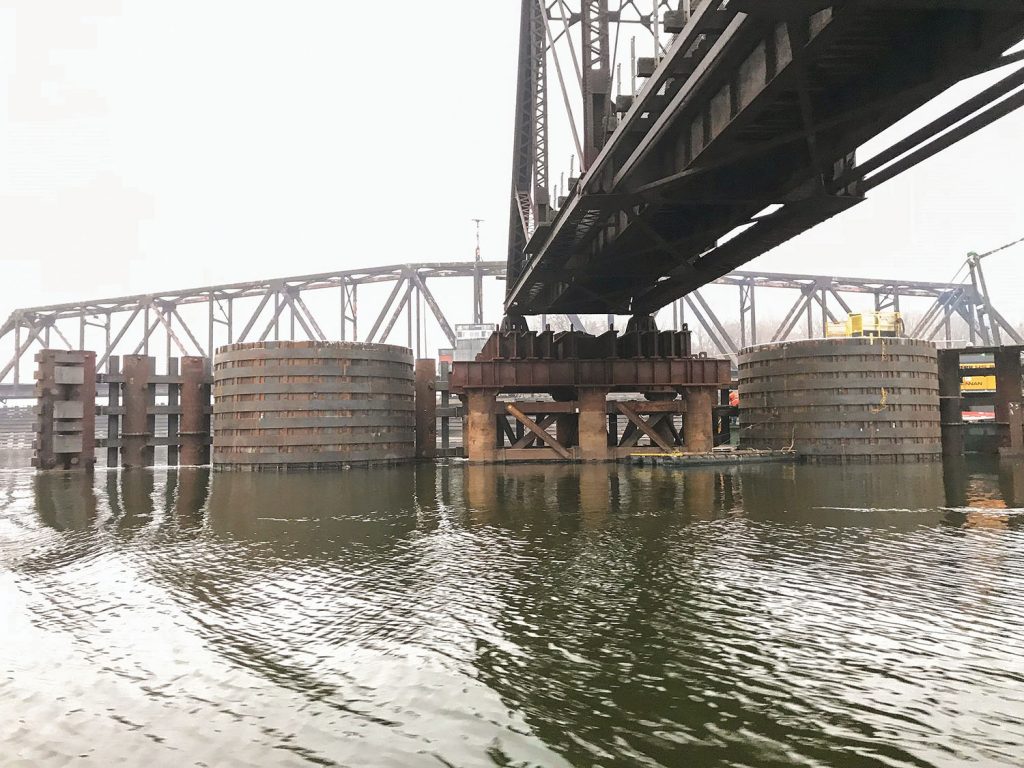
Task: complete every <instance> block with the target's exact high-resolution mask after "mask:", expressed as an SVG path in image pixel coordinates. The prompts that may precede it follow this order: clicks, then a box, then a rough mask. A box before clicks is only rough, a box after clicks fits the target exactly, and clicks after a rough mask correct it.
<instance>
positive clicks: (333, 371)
mask: <svg viewBox="0 0 1024 768" xmlns="http://www.w3.org/2000/svg"><path fill="white" fill-rule="evenodd" d="M213 378H214V385H213V396H214V408H213V412H214V440H213V464H214V467H215V468H217V469H248V470H271V471H280V470H287V469H322V468H332V467H340V466H344V465H346V464H353V463H367V462H386V461H405V460H410V459H413V458H414V457H415V435H414V430H415V418H416V416H415V403H414V376H413V360H412V353H411V352H410V351H409V350H408V349H405V348H404V347H396V346H390V345H383V344H359V343H351V342H349V343H346V342H335V343H330V342H259V343H254V344H232V345H229V346H226V347H222V348H220V349H218V350H217V354H216V357H215V358H214V370H213Z"/></svg>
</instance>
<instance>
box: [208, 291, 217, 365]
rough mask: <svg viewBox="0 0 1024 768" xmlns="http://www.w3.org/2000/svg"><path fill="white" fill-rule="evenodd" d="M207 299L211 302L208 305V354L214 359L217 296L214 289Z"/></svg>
mask: <svg viewBox="0 0 1024 768" xmlns="http://www.w3.org/2000/svg"><path fill="white" fill-rule="evenodd" d="M206 300H207V302H209V303H208V305H207V327H206V354H207V355H208V356H209V358H210V359H211V360H212V359H213V321H214V317H213V310H214V304H215V303H216V297H215V296H214V294H213V291H210V294H209V296H207V299H206Z"/></svg>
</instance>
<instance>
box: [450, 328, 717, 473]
mask: <svg viewBox="0 0 1024 768" xmlns="http://www.w3.org/2000/svg"><path fill="white" fill-rule="evenodd" d="M729 381H730V365H729V362H728V361H727V360H715V359H710V358H707V357H704V356H694V355H692V354H690V339H689V332H688V331H679V332H672V331H667V332H664V333H659V332H658V331H657V330H651V329H648V330H645V331H642V330H640V328H639V327H638V326H637V324H634V328H633V333H627V334H624V335H623V336H621V337H619V336H618V335H617V334H616V333H615V332H614V331H610V332H608V333H604V334H602V335H601V336H590V335H589V334H585V333H578V332H568V333H561V334H557V335H553V334H551V333H541V334H538V333H532V332H516V331H512V332H497V333H495V334H494V335H493V336H491V338H490V339H489V340H488V342H487V344H486V345H485V346H484V349H483V351H482V352H481V353H480V355H479V356H478V357H477V359H476V360H475V361H472V362H456V363H455V364H454V367H453V369H452V376H451V387H452V391H453V392H454V393H456V394H458V395H459V396H460V397H461V398H462V400H463V402H464V403H465V405H466V426H465V433H466V437H465V446H466V457H467V458H468V459H469V460H470V461H471V462H477V463H494V462H499V463H500V462H522V461H530V462H536V461H541V462H545V461H562V462H601V461H614V460H618V459H625V458H628V457H630V456H635V455H651V454H667V453H671V454H683V453H700V454H704V453H710V452H711V451H712V449H713V433H712V412H713V409H714V406H715V392H716V391H717V389H718V388H720V387H721V386H728V384H729Z"/></svg>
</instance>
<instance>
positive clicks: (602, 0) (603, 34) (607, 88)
mask: <svg viewBox="0 0 1024 768" xmlns="http://www.w3.org/2000/svg"><path fill="white" fill-rule="evenodd" d="M580 21H581V24H582V29H583V82H582V83H581V86H582V90H583V155H584V156H583V158H582V159H581V170H582V171H583V172H584V173H585V172H586V171H587V170H589V169H590V167H591V166H592V165H593V163H594V161H595V160H596V159H597V156H598V155H599V154H600V152H601V149H602V148H603V147H604V143H605V140H606V139H607V136H608V118H609V116H610V115H611V84H612V78H611V52H610V50H609V14H608V0H583V3H582V6H581V19H580Z"/></svg>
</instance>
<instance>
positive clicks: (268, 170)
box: [0, 0, 1024, 322]
mask: <svg viewBox="0 0 1024 768" xmlns="http://www.w3.org/2000/svg"><path fill="white" fill-rule="evenodd" d="M518 15H519V0H486V2H482V1H481V0H476V2H471V1H466V2H458V1H457V0H450V1H449V2H424V1H423V0H415V1H412V0H392V2H388V3H374V2H350V1H349V0H345V1H344V2H341V1H340V0H330V1H329V0H289V2H271V1H270V0H246V2H242V1H241V0H203V1H202V2H200V1H199V0H175V2H153V0H75V2H67V0H0V269H2V275H3V280H2V281H0V314H2V315H3V316H6V315H7V314H8V312H9V311H10V310H11V309H13V308H14V307H16V306H26V305H33V304H43V303H52V302H57V301H69V300H74V299H84V298H93V297H99V296H105V295H118V294H125V293H135V292H147V291H153V290H157V289H167V288H172V287H186V286H192V285H202V284H207V283H216V282H227V281H237V280H245V279H254V278H262V277H272V276H278V275H288V274H295V273H303V272H314V271H326V270H334V269H341V268H347V267H355V266H364V265H370V264H389V263H397V262H404V261H420V260H457V259H462V258H466V259H469V258H472V252H473V225H472V223H471V222H470V219H471V218H474V217H480V218H483V219H485V220H486V223H485V224H484V243H483V245H484V256H485V258H495V259H502V258H504V252H505V251H504V249H505V238H506V227H507V216H508V214H507V211H508V190H509V170H510V145H511V132H512V110H513V99H514V81H515V63H516V55H515V54H516V42H517V36H518ZM552 98H553V100H554V96H553V97H552ZM1022 139H1024V114H1022V113H1018V114H1016V115H1013V116H1011V117H1010V118H1007V119H1004V120H1003V121H1002V122H1000V123H998V124H997V125H995V126H992V127H989V128H988V129H986V130H984V131H983V132H981V133H980V134H978V135H976V136H974V137H973V138H971V139H969V140H968V141H965V142H963V143H962V144H960V145H959V146H957V147H956V148H954V149H953V150H950V151H948V152H947V153H946V154H944V155H941V156H939V157H938V158H935V159H933V160H931V161H930V162H928V163H926V164H924V165H922V166H920V167H919V168H917V169H916V170H914V171H913V172H911V173H908V174H906V175H905V176H904V177H902V178H900V179H898V180H896V181H894V182H890V183H889V184H888V185H886V186H884V187H882V188H880V189H878V190H876V191H875V192H874V193H873V194H872V198H871V200H870V201H869V202H868V203H865V204H864V205H862V206H860V207H859V208H856V209H854V210H853V211H851V212H849V213H847V214H845V215H844V216H842V217H840V218H838V219H836V220H833V221H832V222H829V223H827V224H825V225H823V226H821V227H819V228H818V229H816V230H814V231H812V232H811V233H808V234H806V235H804V236H802V237H800V238H798V239H796V240H794V241H792V242H791V243H788V244H786V245H785V246H783V247H781V248H779V249H777V250H776V251H774V252H772V253H770V254H768V255H766V256H764V257H762V258H761V259H759V260H757V261H756V262H754V263H753V264H752V265H751V266H752V267H756V268H761V269H771V270H777V271H794V272H799V271H804V272H830V273H834V274H851V275H863V276H886V277H912V278H919V279H936V280H943V279H948V278H950V277H951V276H952V273H953V272H955V271H956V269H957V267H958V266H959V265H960V263H961V262H962V260H963V257H964V255H965V254H966V253H967V252H968V251H970V250H979V251H981V250H987V249H989V248H992V247H995V246H998V245H1000V244H1002V243H1005V242H1008V241H1010V240H1013V239H1016V238H1018V237H1021V236H1024V185H1022V178H1024V154H1022V152H1021V146H1022ZM559 157H560V156H556V157H553V158H552V165H553V166H555V169H556V174H555V175H556V176H557V170H560V169H561V168H562V166H565V165H567V163H568V157H567V156H566V157H565V159H564V162H563V161H562V160H560V159H559ZM1022 259H1024V248H1018V249H1015V250H1013V251H1008V252H1006V253H1005V254H1002V255H1000V256H995V257H993V258H992V259H990V260H989V263H987V264H986V267H987V269H988V273H989V281H990V284H991V285H992V286H993V292H994V294H995V299H996V301H997V303H998V305H999V306H1000V307H1001V309H1002V310H1003V312H1004V313H1005V314H1007V315H1008V316H1011V317H1012V318H1013V319H1014V321H1019V320H1022V319H1024V307H1022V301H1021V299H1022V297H1024V269H1022V266H1021V265H1022V263H1024V262H1022ZM447 309H449V310H450V312H451V315H452V318H453V320H454V321H456V322H458V321H468V320H469V319H470V317H469V315H470V314H471V308H470V307H469V305H468V302H465V301H463V302H459V303H454V302H453V304H452V305H451V306H449V307H448V308H447ZM489 314H490V315H493V317H490V316H489V317H488V319H489V320H491V319H493V320H495V321H496V320H497V319H499V317H498V315H499V314H500V307H499V306H497V304H496V303H495V306H493V307H491V311H490V313H489Z"/></svg>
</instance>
